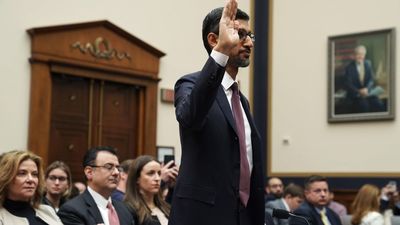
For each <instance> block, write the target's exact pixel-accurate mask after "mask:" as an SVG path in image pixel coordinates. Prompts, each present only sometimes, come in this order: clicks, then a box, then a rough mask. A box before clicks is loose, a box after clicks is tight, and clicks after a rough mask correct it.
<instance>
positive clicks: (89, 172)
mask: <svg viewBox="0 0 400 225" xmlns="http://www.w3.org/2000/svg"><path fill="white" fill-rule="evenodd" d="M83 171H84V173H85V176H86V178H87V180H89V181H90V180H92V179H93V168H92V167H90V166H87V167H85V169H84V170H83Z"/></svg>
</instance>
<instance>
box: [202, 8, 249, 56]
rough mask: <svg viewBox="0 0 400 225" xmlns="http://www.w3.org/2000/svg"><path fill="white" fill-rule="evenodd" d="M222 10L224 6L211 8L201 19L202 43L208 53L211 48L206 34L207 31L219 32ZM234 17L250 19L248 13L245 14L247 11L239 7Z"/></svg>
mask: <svg viewBox="0 0 400 225" xmlns="http://www.w3.org/2000/svg"><path fill="white" fill-rule="evenodd" d="M222 11H224V7H219V8H216V9H213V10H211V12H209V13H208V14H207V16H206V17H205V18H204V20H203V29H202V36H203V44H204V47H205V48H206V50H207V52H208V54H210V53H211V50H212V49H211V47H210V45H209V44H208V40H207V35H208V34H209V33H214V34H217V35H218V34H219V21H220V20H221V17H222ZM236 19H237V20H247V21H248V20H250V17H249V15H247V13H245V12H243V11H242V10H240V9H237V12H236Z"/></svg>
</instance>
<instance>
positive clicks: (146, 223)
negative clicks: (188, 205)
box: [125, 155, 170, 225]
mask: <svg viewBox="0 0 400 225" xmlns="http://www.w3.org/2000/svg"><path fill="white" fill-rule="evenodd" d="M160 184H161V164H160V163H159V162H157V161H156V160H155V159H154V158H153V157H152V156H149V155H143V156H139V157H137V158H136V159H135V160H134V161H133V164H132V165H131V167H130V168H129V172H128V181H127V183H126V195H125V203H126V204H127V205H128V207H129V208H130V210H131V212H132V214H133V216H134V218H135V224H137V225H167V224H168V217H169V211H170V206H169V205H168V203H167V202H165V200H164V199H163V196H162V191H160Z"/></svg>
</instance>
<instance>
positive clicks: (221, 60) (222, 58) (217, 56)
mask: <svg viewBox="0 0 400 225" xmlns="http://www.w3.org/2000/svg"><path fill="white" fill-rule="evenodd" d="M210 56H211V58H213V59H214V60H215V62H216V63H218V65H220V66H222V67H225V66H226V64H227V63H228V59H229V56H227V55H225V54H223V53H221V52H217V51H214V50H212V52H211V54H210Z"/></svg>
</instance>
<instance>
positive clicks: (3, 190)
mask: <svg viewBox="0 0 400 225" xmlns="http://www.w3.org/2000/svg"><path fill="white" fill-rule="evenodd" d="M28 159H30V160H32V161H33V162H35V164H36V166H37V168H38V184H37V187H36V190H35V194H34V195H33V197H32V199H31V201H30V204H31V205H32V207H34V208H37V207H39V204H40V202H41V198H42V190H43V185H44V179H43V169H42V159H41V158H40V157H39V156H37V155H36V154H34V153H32V152H29V151H22V150H12V151H9V152H6V153H3V154H2V155H1V156H0V205H3V203H4V200H5V199H6V198H7V195H8V187H9V185H10V183H11V182H13V180H14V179H15V177H16V176H17V173H18V169H19V166H20V165H21V163H22V162H24V161H25V160H28Z"/></svg>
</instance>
